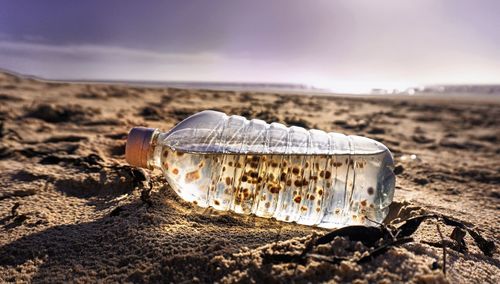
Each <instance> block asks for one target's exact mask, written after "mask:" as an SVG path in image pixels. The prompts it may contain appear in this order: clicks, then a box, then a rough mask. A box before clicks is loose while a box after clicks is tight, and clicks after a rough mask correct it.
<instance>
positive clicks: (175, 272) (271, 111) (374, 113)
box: [0, 73, 500, 283]
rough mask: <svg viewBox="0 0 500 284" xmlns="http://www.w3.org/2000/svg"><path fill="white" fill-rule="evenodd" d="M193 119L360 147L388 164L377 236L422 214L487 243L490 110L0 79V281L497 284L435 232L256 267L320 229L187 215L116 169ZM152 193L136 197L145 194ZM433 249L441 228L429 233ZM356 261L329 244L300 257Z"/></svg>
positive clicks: (494, 262)
mask: <svg viewBox="0 0 500 284" xmlns="http://www.w3.org/2000/svg"><path fill="white" fill-rule="evenodd" d="M204 109H214V110H220V111H223V112H226V113H228V114H238V115H243V116H245V117H247V118H259V119H263V120H265V121H268V122H272V121H276V122H281V123H285V124H288V125H298V126H303V127H305V128H319V129H323V130H326V131H336V132H341V133H345V134H358V135H365V136H368V137H371V138H374V139H377V140H379V141H381V142H383V143H384V144H386V145H387V146H388V147H389V148H390V150H391V151H392V152H393V154H394V156H395V161H396V164H397V182H396V194H395V201H394V204H393V206H392V208H391V213H390V216H389V218H388V220H387V222H388V223H389V222H393V223H397V222H400V221H402V220H404V219H406V218H409V217H411V216H416V215H419V214H426V213H438V214H444V215H446V216H451V217H453V218H455V219H458V220H460V221H462V222H464V223H465V224H467V225H468V226H471V227H474V228H476V229H477V231H478V232H480V233H481V234H482V235H483V236H484V237H486V238H487V239H490V240H493V241H494V243H495V244H496V246H497V247H498V246H499V245H500V238H499V237H500V233H499V232H500V225H499V224H500V214H499V213H500V202H499V198H500V159H499V157H500V146H499V139H500V128H499V125H500V100H499V101H495V100H489V101H487V102H486V101H474V100H464V99H461V100H456V101H454V100H453V99H443V98H441V99H439V98H435V99H429V98H425V99H419V98H401V99H393V98H391V99H389V98H385V99H384V98H366V97H363V98H353V97H328V96H307V95H285V94H266V93H249V92H230V91H224V92H222V91H206V90H182V89H171V88H170V89H168V88H163V89H162V88H143V87H141V88H134V87H130V86H114V85H106V84H95V85H92V84H71V83H48V82H39V81H36V80H32V79H21V78H18V77H15V76H12V75H8V74H5V73H0V170H1V172H2V174H1V175H0V282H2V283H3V282H50V283H56V282H65V281H78V282H95V281H96V279H98V280H101V281H106V282H126V281H129V282H137V283H141V282H172V283H180V282H187V283H190V282H221V283H234V282H244V283H249V282H257V283H261V282H271V283H272V282H284V283H285V282H286V283H289V282H292V281H294V282H297V283H307V282H321V281H325V282H326V281H331V282H334V283H335V282H352V281H357V282H356V283H367V282H379V281H384V280H385V281H393V282H398V281H404V282H407V281H411V282H420V283H441V282H444V283H446V282H450V283H498V282H500V279H499V276H498V275H500V257H499V253H498V250H497V251H494V252H493V256H486V255H484V254H483V253H482V252H481V251H480V250H479V249H478V248H477V246H476V245H475V244H474V242H473V240H472V238H471V237H470V236H466V237H465V242H466V244H467V247H468V252H466V253H463V252H458V251H455V250H452V249H447V259H446V260H447V264H446V268H447V273H446V275H444V274H443V272H442V269H441V266H442V256H443V253H442V248H441V247H440V246H437V245H435V244H434V245H432V243H436V242H439V241H440V240H441V239H440V237H439V234H438V232H437V229H436V223H438V222H437V221H433V220H430V221H426V222H424V223H423V224H422V226H421V227H420V228H419V229H418V230H417V231H416V232H415V234H414V235H413V237H414V241H413V242H409V243H407V244H403V245H399V246H397V247H394V248H390V249H388V250H387V251H386V252H385V253H383V254H381V255H379V256H377V257H375V258H374V259H372V260H370V261H368V262H365V263H362V264H357V263H355V262H353V261H343V262H341V263H340V264H332V263H329V262H327V261H322V260H318V259H308V260H307V261H306V262H305V263H297V262H294V261H290V260H284V261H279V262H273V261H268V259H267V258H266V256H268V255H272V254H289V255H294V254H299V253H300V252H301V251H302V250H303V249H304V247H305V246H306V245H307V244H308V243H309V242H310V240H311V239H312V238H315V236H320V235H322V234H325V233H326V231H325V230H322V229H318V228H313V227H306V226H300V225H294V224H287V223H281V222H277V221H273V220H268V219H261V218H255V217H245V216H238V215H235V214H230V213H220V212H215V211H213V210H210V209H207V210H205V209H199V208H197V207H196V206H195V205H193V204H189V203H187V202H184V201H183V200H181V199H180V198H178V197H177V196H176V195H175V193H173V191H172V190H171V189H170V188H169V186H168V184H166V183H165V180H164V178H163V177H162V176H161V175H160V173H159V172H149V171H142V170H138V169H135V168H131V167H129V166H128V165H127V164H126V162H125V160H124V149H125V147H124V145H125V139H126V136H127V131H128V129H129V128H130V127H132V126H137V125H143V126H148V127H158V128H160V129H163V130H168V129H169V128H171V127H172V126H173V125H175V124H176V123H178V122H179V121H181V120H182V119H184V118H185V117H187V116H189V115H191V114H193V113H196V112H198V111H201V110H204ZM149 180H151V182H152V185H153V186H152V188H151V190H150V191H149V190H148V188H149V187H148V181H149ZM440 224H441V225H440V227H441V229H442V232H443V235H444V236H445V238H446V240H448V241H451V239H450V238H449V236H450V234H451V232H452V228H451V227H449V226H445V225H444V224H442V223H440ZM367 250H369V248H368V247H366V246H364V245H363V244H361V243H359V242H354V241H349V240H348V239H346V238H336V239H335V240H333V241H332V242H329V243H327V244H324V245H321V246H318V247H316V248H314V251H313V252H314V253H315V254H322V255H336V256H350V255H353V254H362V253H363V252H364V251H367Z"/></svg>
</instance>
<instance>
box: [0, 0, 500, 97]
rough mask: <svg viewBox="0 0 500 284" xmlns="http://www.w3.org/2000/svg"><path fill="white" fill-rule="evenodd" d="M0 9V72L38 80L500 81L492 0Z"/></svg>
mask: <svg viewBox="0 0 500 284" xmlns="http://www.w3.org/2000/svg"><path fill="white" fill-rule="evenodd" d="M126 2H130V4H128V3H126ZM0 7H1V8H0V67H2V68H7V69H11V70H14V71H17V72H21V73H27V74H34V75H39V76H42V77H46V78H60V79H126V80H127V79H128V80H188V81H250V82H292V83H306V84H313V85H317V86H320V87H331V88H333V89H337V90H354V89H356V88H357V89H364V88H370V87H399V86H408V85H414V84H433V83H500V17H499V16H498V15H500V1H497V0H491V1H478V0H476V1H462V0H420V1H402V0H384V1H371V0H364V1H352V0H350V1H349V0H346V1H333V0H329V1H290V0H283V1H230V0H228V1H133V2H132V1H79V2H77V1H3V0H0Z"/></svg>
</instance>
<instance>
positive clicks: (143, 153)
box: [125, 127, 156, 168]
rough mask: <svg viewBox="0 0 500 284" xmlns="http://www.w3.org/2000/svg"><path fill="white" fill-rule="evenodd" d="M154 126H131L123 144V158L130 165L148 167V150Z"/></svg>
mask: <svg viewBox="0 0 500 284" xmlns="http://www.w3.org/2000/svg"><path fill="white" fill-rule="evenodd" d="M155 131H156V129H155V128H146V127H133V128H132V129H130V132H129V133H128V138H127V144H126V146H125V159H126V160H127V162H128V163H129V164H130V165H131V166H135V167H141V168H148V158H149V151H150V149H151V140H152V138H153V134H154V132H155Z"/></svg>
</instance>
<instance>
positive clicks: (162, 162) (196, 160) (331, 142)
mask: <svg viewBox="0 0 500 284" xmlns="http://www.w3.org/2000/svg"><path fill="white" fill-rule="evenodd" d="M126 159H127V161H128V162H129V163H130V164H131V165H133V166H139V167H143V168H148V169H153V168H156V169H159V170H161V171H162V172H163V173H164V174H165V176H166V179H167V181H168V183H169V184H170V186H171V187H172V188H173V190H175V192H176V193H177V194H178V195H179V196H180V197H181V198H183V199H184V200H186V201H189V202H193V203H195V204H197V205H198V206H201V207H209V206H210V207H213V208H215V209H218V210H222V211H233V212H236V213H240V214H255V215H256V216H260V217H266V218H276V219H277V220H282V221H286V222H297V223H299V224H304V225H317V226H320V227H325V228H333V227H341V226H345V225H351V224H364V225H375V224H376V223H375V222H381V221H382V220H383V219H384V218H385V216H386V215H387V213H388V210H389V205H390V203H391V202H392V198H393V195H394V183H395V178H394V173H393V166H394V164H393V158H392V155H391V153H390V151H389V150H388V149H387V147H385V146H384V145H383V144H381V143H379V142H377V141H374V140H371V139H368V138H364V137H360V136H353V135H351V136H346V135H343V134H338V133H326V132H324V131H321V130H316V129H311V130H306V129H304V128H301V127H296V126H292V127H286V126H284V125H282V124H279V123H271V124H267V123H266V122H264V121H262V120H258V119H252V120H247V119H246V118H244V117H241V116H236V115H232V116H227V115H226V114H224V113H221V112H216V111H202V112H199V113H197V114H194V115H192V116H190V117H188V118H186V119H185V120H183V121H182V122H180V123H179V124H178V125H176V126H175V127H174V128H173V129H172V130H170V131H169V132H166V133H162V132H160V131H159V130H158V129H152V128H143V127H134V128H132V130H131V131H130V133H129V136H128V140H127V146H126ZM373 221H375V222H373Z"/></svg>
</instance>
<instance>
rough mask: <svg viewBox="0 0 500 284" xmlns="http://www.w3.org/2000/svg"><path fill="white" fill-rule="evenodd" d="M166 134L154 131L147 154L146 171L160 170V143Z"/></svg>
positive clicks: (161, 147) (161, 146)
mask: <svg viewBox="0 0 500 284" xmlns="http://www.w3.org/2000/svg"><path fill="white" fill-rule="evenodd" d="M166 135H167V134H166V133H162V132H160V131H159V130H156V131H155V133H154V134H153V137H152V138H151V144H150V151H149V153H148V169H151V170H152V169H161V154H162V149H163V145H162V144H161V143H160V142H161V141H163V139H164V138H165V137H166Z"/></svg>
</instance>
